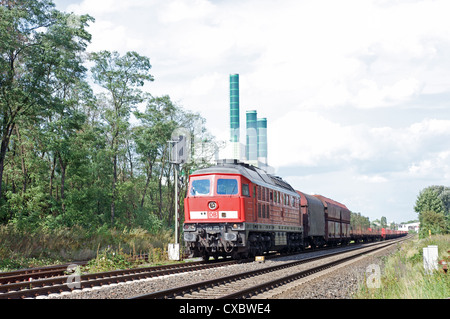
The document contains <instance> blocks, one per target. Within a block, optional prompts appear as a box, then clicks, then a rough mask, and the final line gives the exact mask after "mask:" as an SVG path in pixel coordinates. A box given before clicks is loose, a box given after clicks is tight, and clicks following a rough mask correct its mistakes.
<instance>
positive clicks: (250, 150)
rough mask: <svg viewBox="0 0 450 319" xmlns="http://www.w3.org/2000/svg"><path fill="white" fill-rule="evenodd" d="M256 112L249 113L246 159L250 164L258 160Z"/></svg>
mask: <svg viewBox="0 0 450 319" xmlns="http://www.w3.org/2000/svg"><path fill="white" fill-rule="evenodd" d="M256 119H257V115H256V111H247V148H246V157H247V160H248V161H249V162H254V163H255V165H256V164H257V163H256V161H257V160H258V132H257V130H258V129H257V123H256Z"/></svg>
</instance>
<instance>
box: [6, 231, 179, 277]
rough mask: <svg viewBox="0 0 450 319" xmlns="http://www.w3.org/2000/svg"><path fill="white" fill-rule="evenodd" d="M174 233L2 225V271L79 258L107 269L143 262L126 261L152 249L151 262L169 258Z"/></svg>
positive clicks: (59, 262)
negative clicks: (51, 228) (34, 228)
mask: <svg viewBox="0 0 450 319" xmlns="http://www.w3.org/2000/svg"><path fill="white" fill-rule="evenodd" d="M172 237H173V232H172V231H170V230H167V231H161V232H159V233H157V234H151V233H149V232H148V231H146V230H144V229H142V228H136V229H122V230H119V229H107V228H100V229H97V230H95V231H89V230H85V229H82V228H77V227H75V228H71V229H58V230H48V229H39V230H35V231H33V232H26V231H21V230H17V229H16V228H14V227H11V226H0V272H2V271H10V270H15V269H21V268H31V267H39V266H45V265H52V264H61V263H66V262H72V261H78V260H91V263H92V264H91V265H90V268H92V270H94V269H98V270H104V271H106V270H112V269H118V268H122V267H125V266H127V265H129V266H134V264H133V263H142V261H136V262H132V263H131V262H130V264H127V262H126V260H131V259H132V257H133V256H135V255H137V254H140V253H142V254H145V253H148V254H149V256H150V257H149V259H150V260H149V261H150V262H152V263H160V262H163V261H165V260H166V259H167V252H165V249H166V247H167V244H168V243H169V242H171V241H173V238H172Z"/></svg>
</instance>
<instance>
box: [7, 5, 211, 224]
mask: <svg viewBox="0 0 450 319" xmlns="http://www.w3.org/2000/svg"><path fill="white" fill-rule="evenodd" d="M92 22H93V19H92V18H91V17H90V16H89V15H82V16H75V15H73V14H67V13H64V12H60V11H58V10H56V9H55V8H54V5H53V3H52V2H51V1H50V0H39V1H36V0H33V1H30V0H28V1H27V0H15V1H12V0H11V1H6V0H0V138H1V147H0V223H2V224H14V225H16V226H17V227H20V228H27V229H28V228H33V227H48V228H52V229H53V228H58V227H72V226H75V225H78V226H81V227H85V228H95V227H99V226H102V227H104V225H108V227H110V226H114V227H117V226H119V227H135V226H140V227H143V228H145V229H148V230H150V231H153V232H156V231H157V230H158V229H160V228H161V227H164V226H165V225H171V224H172V223H173V219H174V181H173V177H172V176H173V167H172V165H171V164H170V163H169V150H168V143H167V141H168V140H170V139H171V133H172V131H173V130H174V129H175V128H177V127H180V126H181V127H185V128H187V129H188V130H189V131H190V132H192V134H197V135H198V138H199V139H202V140H206V141H212V137H211V136H209V135H208V133H207V132H206V130H205V128H204V120H203V119H202V118H201V116H200V115H199V114H196V113H192V112H189V111H186V110H184V109H183V108H182V107H180V106H179V105H177V104H176V103H174V102H173V101H172V100H171V99H170V97H169V96H161V97H155V96H152V95H151V94H150V93H149V92H146V91H144V88H145V87H146V86H145V84H146V83H150V82H152V81H153V80H154V78H153V76H152V75H151V74H150V69H151V64H150V59H149V58H148V57H145V56H142V55H140V54H138V53H137V52H126V53H125V54H123V55H121V54H119V53H118V52H109V51H100V52H93V53H89V54H88V53H87V52H86V47H87V44H88V43H89V41H90V39H91V35H90V34H89V33H88V32H87V30H86V28H87V26H88V25H89V23H92ZM88 59H89V62H90V63H91V64H92V65H93V66H92V69H91V73H90V74H88V72H87V68H86V67H85V64H86V62H87V61H88ZM92 82H94V83H96V84H98V85H99V86H100V87H101V88H102V91H101V92H100V93H94V92H93V89H92V87H91V85H90V84H89V83H92ZM149 87H151V85H150V86H149ZM132 114H133V115H134V117H135V118H136V121H130V118H131V115H132ZM196 165H197V164H195V163H188V164H186V165H183V167H182V172H181V174H180V176H182V178H181V180H180V188H179V190H180V194H179V195H181V196H180V204H182V203H183V196H182V195H183V193H184V191H185V188H186V183H187V179H186V176H187V175H188V174H189V172H190V171H191V170H193V169H195V167H196ZM183 176H184V178H183Z"/></svg>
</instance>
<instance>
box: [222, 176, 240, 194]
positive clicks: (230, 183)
mask: <svg viewBox="0 0 450 319" xmlns="http://www.w3.org/2000/svg"><path fill="white" fill-rule="evenodd" d="M237 193H238V182H237V180H236V179H218V180H217V194H218V195H236V194H237Z"/></svg>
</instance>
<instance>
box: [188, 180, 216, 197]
mask: <svg viewBox="0 0 450 319" xmlns="http://www.w3.org/2000/svg"><path fill="white" fill-rule="evenodd" d="M210 184H211V183H210V180H209V179H196V180H193V181H192V184H191V192H190V194H191V195H192V196H198V195H208V194H209V191H210Z"/></svg>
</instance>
